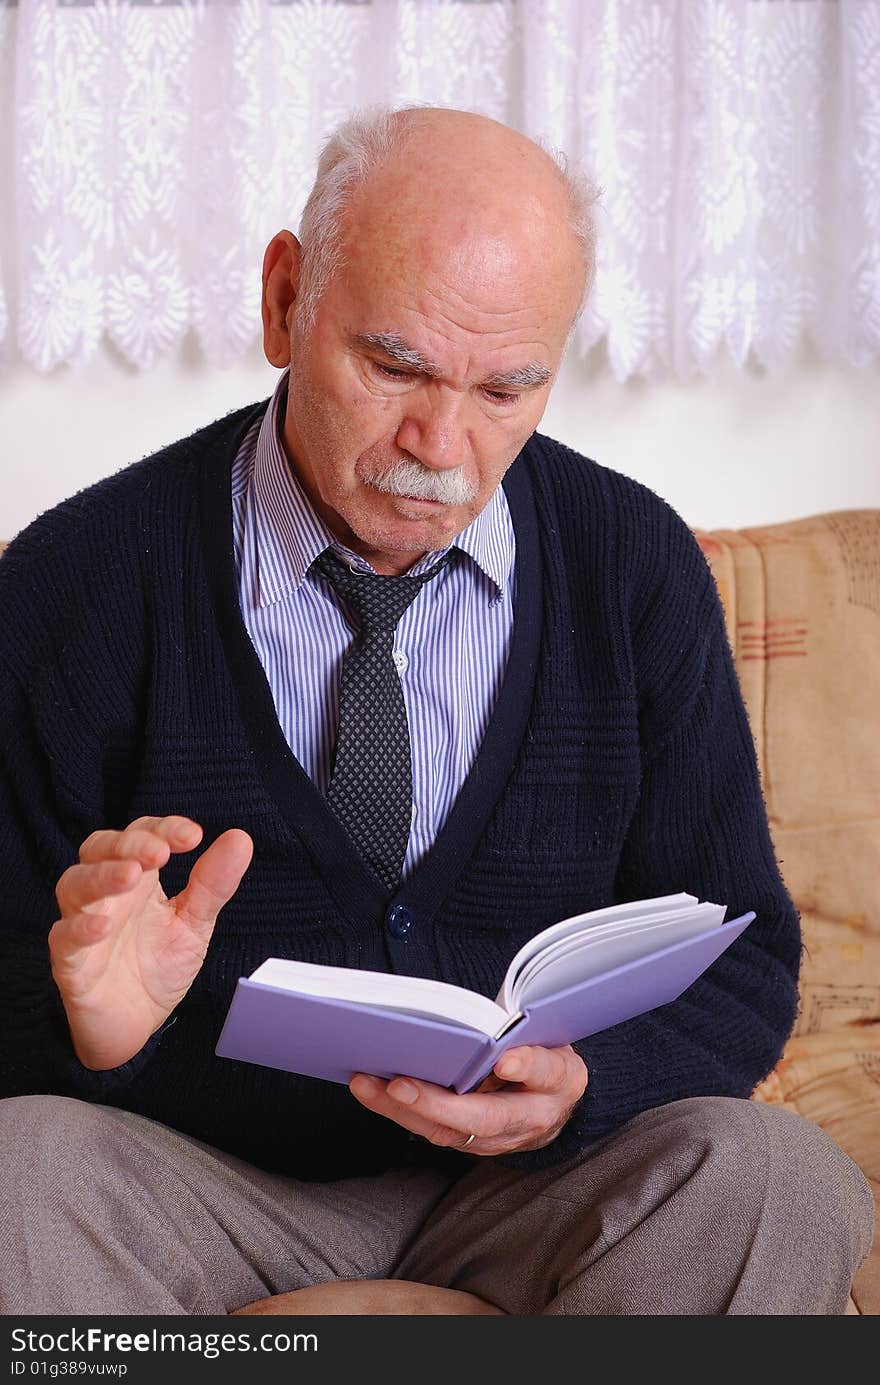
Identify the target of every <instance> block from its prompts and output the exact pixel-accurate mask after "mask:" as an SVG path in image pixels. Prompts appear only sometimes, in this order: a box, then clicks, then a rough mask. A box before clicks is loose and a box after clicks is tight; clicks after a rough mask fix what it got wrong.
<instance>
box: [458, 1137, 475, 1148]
mask: <svg viewBox="0 0 880 1385" xmlns="http://www.w3.org/2000/svg"><path fill="white" fill-rule="evenodd" d="M476 1138H477V1137H476V1135H468V1137H467V1139H466V1140H465V1142H464V1144H463V1145H459V1149H467V1147H468V1145H469V1144H471V1143H472V1142H473V1141H474V1140H475V1139H476Z"/></svg>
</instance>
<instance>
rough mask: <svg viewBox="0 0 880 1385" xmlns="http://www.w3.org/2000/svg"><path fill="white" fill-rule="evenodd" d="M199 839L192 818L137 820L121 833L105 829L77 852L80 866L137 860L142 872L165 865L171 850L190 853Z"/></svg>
mask: <svg viewBox="0 0 880 1385" xmlns="http://www.w3.org/2000/svg"><path fill="white" fill-rule="evenodd" d="M201 837H202V829H201V827H200V826H199V824H198V823H197V822H193V820H192V818H185V817H180V816H178V815H173V816H169V817H165V818H150V817H143V818H137V819H136V821H135V822H132V823H129V825H128V827H126V828H125V829H124V830H123V831H121V832H120V831H116V830H114V829H111V828H104V829H102V830H99V831H97V832H93V833H92V834H91V836H90V837H87V838H86V840H85V841H84V842H83V844H82V846H81V847H80V849H79V859H80V861H81V862H83V863H86V864H88V863H91V862H96V861H103V860H107V859H108V858H115V859H128V858H131V859H135V860H139V861H140V862H141V864H142V865H143V866H144V868H145V869H155V868H156V867H157V866H160V865H164V864H165V863H166V861H167V860H168V857H169V855H170V853H171V851H191V850H192V849H193V847H195V846H197V845H198V843H199V841H200V840H201Z"/></svg>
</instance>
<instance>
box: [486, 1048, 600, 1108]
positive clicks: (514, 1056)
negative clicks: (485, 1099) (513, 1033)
mask: <svg viewBox="0 0 880 1385" xmlns="http://www.w3.org/2000/svg"><path fill="white" fill-rule="evenodd" d="M572 1058H574V1059H577V1061H578V1062H580V1061H581V1060H580V1058H578V1055H577V1054H576V1053H575V1051H574V1049H573V1048H572V1047H571V1045H570V1044H566V1045H565V1047H564V1048H540V1047H538V1046H537V1045H531V1046H525V1047H522V1048H511V1049H508V1051H507V1053H505V1054H503V1055H502V1057H501V1058H499V1060H498V1062H497V1063H496V1064H495V1067H494V1069H493V1071H494V1073H495V1075H496V1076H497V1077H500V1078H501V1079H502V1080H503V1081H505V1082H517V1083H519V1084H520V1085H521V1086H523V1087H526V1088H528V1090H529V1091H530V1092H546V1093H547V1094H548V1095H556V1094H557V1093H559V1092H561V1091H563V1090H565V1089H566V1088H567V1087H568V1086H569V1085H570V1084H571V1081H572V1076H573V1069H572V1062H571V1060H572Z"/></svg>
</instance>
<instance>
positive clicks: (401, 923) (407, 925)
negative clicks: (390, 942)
mask: <svg viewBox="0 0 880 1385" xmlns="http://www.w3.org/2000/svg"><path fill="white" fill-rule="evenodd" d="M387 922H388V932H389V933H390V934H391V936H392V938H405V937H406V935H407V933H408V932H409V931H410V929H411V928H412V926H413V924H414V923H415V919H414V918H413V916H412V914H411V913H410V911H409V909H407V907H406V905H404V904H395V906H394V908H393V909H391V910H390V911H389V914H388V920H387Z"/></svg>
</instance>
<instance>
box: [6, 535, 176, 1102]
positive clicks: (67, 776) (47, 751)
mask: <svg viewBox="0 0 880 1385" xmlns="http://www.w3.org/2000/svg"><path fill="white" fill-rule="evenodd" d="M25 548H26V545H25V544H24V543H21V544H18V545H14V546H13V547H11V548H10V550H9V552H8V554H6V555H4V557H3V558H2V560H0V608H2V611H3V627H4V631H3V634H2V637H0V878H2V882H3V883H2V891H0V1097H10V1096H21V1095H29V1094H35V1093H59V1094H61V1095H66V1096H74V1097H81V1098H83V1099H86V1100H95V1101H101V1100H109V1099H110V1098H111V1096H112V1094H113V1093H114V1092H116V1091H117V1090H119V1089H120V1088H122V1087H124V1086H125V1085H126V1084H128V1083H129V1082H130V1081H132V1079H133V1078H134V1077H135V1076H136V1075H137V1074H138V1073H139V1072H140V1071H141V1070H142V1068H143V1067H144V1065H145V1064H146V1063H147V1062H148V1061H149V1059H150V1056H151V1054H152V1053H153V1052H154V1051H155V1049H156V1047H157V1046H158V1045H159V1044H160V1042H161V1036H162V1033H163V1032H164V1031H165V1029H167V1028H169V1027H170V1024H171V1023H172V1021H171V1020H169V1021H168V1022H166V1024H165V1025H164V1026H163V1027H162V1029H160V1030H158V1031H157V1032H156V1033H155V1034H154V1035H153V1036H152V1037H151V1038H150V1040H149V1041H148V1043H147V1044H146V1045H145V1047H144V1048H143V1049H142V1050H141V1051H140V1052H139V1053H138V1054H136V1055H134V1057H133V1058H131V1059H130V1060H129V1061H128V1062H127V1063H125V1064H123V1065H122V1066H121V1067H118V1068H114V1069H111V1070H108V1071H103V1072H96V1071H92V1070H91V1069H89V1068H86V1067H85V1066H84V1065H83V1064H82V1063H80V1062H79V1060H78V1059H77V1057H76V1054H75V1053H74V1050H73V1045H72V1043H71V1039H70V1032H69V1029H68V1025H67V1018H66V1015H65V1012H64V1007H63V1005H62V1002H61V997H60V994H59V992H58V988H57V986H56V985H55V982H54V980H53V978H52V973H51V967H50V958H49V947H48V933H49V929H50V928H51V926H52V924H53V922H54V921H55V919H56V918H57V917H58V905H57V901H56V899H55V886H56V884H57V882H58V879H59V877H60V876H61V875H62V873H63V872H64V871H65V870H66V869H67V867H68V866H70V865H73V864H74V863H75V862H76V861H77V859H78V852H79V846H80V844H81V843H82V841H83V840H84V839H85V837H87V836H88V835H89V833H90V832H91V831H93V830H94V828H95V827H96V826H98V825H101V826H114V825H116V824H115V823H114V822H113V821H112V819H111V818H109V817H105V814H106V813H109V811H110V810H109V808H108V805H107V803H106V801H105V795H104V791H103V772H102V771H103V769H104V768H105V766H106V764H107V760H108V757H112V756H114V755H116V754H117V753H118V750H119V744H118V741H117V738H116V736H115V731H114V726H113V723H112V720H111V719H109V718H105V717H104V716H102V715H99V714H98V713H97V711H95V712H93V714H92V715H91V716H89V715H87V714H86V713H85V710H84V707H83V705H82V699H81V695H80V693H81V689H80V690H78V687H77V684H78V680H77V677H76V674H75V672H74V668H73V662H72V660H68V659H67V658H66V654H65V644H64V640H63V639H60V640H59V639H58V637H57V634H56V628H57V627H56V622H55V620H54V619H53V618H51V617H50V616H49V615H48V614H47V610H48V607H47V602H48V601H49V593H50V592H51V591H53V590H54V592H55V596H56V597H57V598H58V599H59V601H60V599H61V598H60V597H58V592H59V590H63V583H59V582H56V583H53V582H52V580H51V574H50V573H49V571H47V565H46V564H43V563H36V564H33V563H31V562H29V561H27V559H26V558H25V556H24V550H25ZM60 624H61V626H63V627H64V628H66V629H67V630H68V631H69V633H70V635H71V636H72V635H73V628H72V627H73V624H74V620H73V617H72V615H71V617H70V618H69V619H65V620H63V621H61V622H60ZM93 633H94V635H95V637H96V638H97V635H98V632H97V631H95V632H93ZM105 676H106V675H105ZM108 684H112V680H111V679H109V677H107V681H106V682H105V685H104V687H103V693H104V694H105V695H108V696H110V697H115V699H116V700H117V701H121V700H122V699H121V696H120V694H119V689H118V687H114V688H113V692H112V694H111V693H109V689H108ZM122 710H123V709H122V708H120V711H122Z"/></svg>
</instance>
